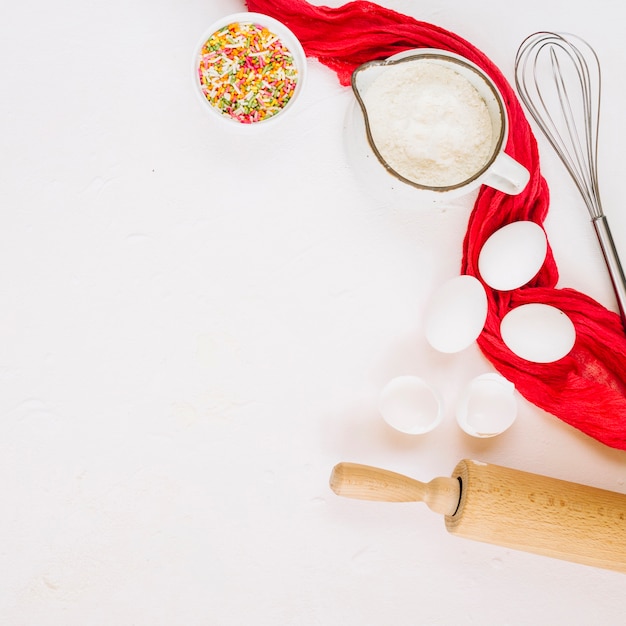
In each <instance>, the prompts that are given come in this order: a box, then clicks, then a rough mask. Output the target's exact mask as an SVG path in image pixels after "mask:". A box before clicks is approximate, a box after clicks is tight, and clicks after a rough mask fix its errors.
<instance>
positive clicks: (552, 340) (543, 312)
mask: <svg viewBox="0 0 626 626" xmlns="http://www.w3.org/2000/svg"><path fill="white" fill-rule="evenodd" d="M500 334H501V335H502V341H504V343H505V344H506V346H507V347H508V348H509V350H511V352H514V353H515V354H516V355H517V356H519V357H521V358H522V359H526V360H527V361H532V362H534V363H552V362H553V361H558V360H559V359H561V358H563V357H564V356H566V355H567V354H568V353H569V351H570V350H571V349H572V348H573V347H574V343H575V341H576V329H575V328H574V324H573V323H572V320H570V318H569V317H568V316H567V315H566V314H565V313H563V311H561V310H560V309H557V308H556V307H553V306H550V305H549V304H540V303H538V302H537V303H531V304H523V305H521V306H518V307H516V308H514V309H513V310H512V311H509V312H508V313H507V314H506V315H505V316H504V318H503V319H502V322H501V323H500Z"/></svg>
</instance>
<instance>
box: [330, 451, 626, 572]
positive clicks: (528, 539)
mask: <svg viewBox="0 0 626 626" xmlns="http://www.w3.org/2000/svg"><path fill="white" fill-rule="evenodd" d="M330 486H331V489H332V490H333V491H334V492H335V493H336V494H338V495H340V496H345V497H347V498H357V499H360V500H378V501H385V502H416V501H421V502H425V503H426V504H427V505H428V506H429V507H430V508H431V509H432V510H433V511H435V512H436V513H442V514H443V515H445V522H446V529H447V530H448V532H450V533H452V534H453V535H459V536H461V537H466V538H467V539H474V540H476V541H483V542H486V543H491V544H496V545H499V546H504V547H507V548H513V549H515V550H524V551H526V552H533V553H535V554H541V555H544V556H550V557H554V558H557V559H564V560H567V561H573V562H576V563H582V564H584V565H592V566H595V567H602V568H605V569H611V570H616V571H619V572H624V573H626V495H624V494H621V493H616V492H612V491H606V490H604V489H597V488H595V487H588V486H585V485H578V484H575V483H570V482H567V481H564V480H558V479H556V478H548V477H547V476H539V475H537V474H529V473H528V472H522V471H519V470H514V469H509V468H506V467H500V466H498V465H489V464H487V463H482V462H479V461H468V460H463V461H461V462H460V463H459V464H458V465H457V466H456V468H455V469H454V472H453V474H452V477H450V478H435V479H434V480H432V481H430V482H429V483H422V482H419V481H417V480H414V479H412V478H409V477H407V476H403V475H402V474H396V473H395V472H390V471H387V470H383V469H378V468H375V467H369V466H367V465H358V464H355V463H339V464H338V465H336V466H335V468H334V469H333V472H332V475H331V477H330Z"/></svg>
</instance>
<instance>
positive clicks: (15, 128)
mask: <svg viewBox="0 0 626 626" xmlns="http://www.w3.org/2000/svg"><path fill="white" fill-rule="evenodd" d="M327 4H330V5H332V6H338V5H339V4H340V2H329V3H327ZM381 4H383V5H385V6H388V7H390V8H394V9H396V10H398V11H402V12H404V13H406V14H409V15H413V16H415V17H416V18H418V19H421V20H424V21H427V22H431V23H434V24H437V25H439V26H442V27H444V28H446V29H448V30H451V31H454V32H456V33H458V34H459V35H461V36H463V37H464V38H466V39H468V40H469V41H471V42H472V43H474V44H475V45H476V46H477V47H478V48H480V49H482V50H483V51H484V52H485V53H486V54H488V55H489V56H490V58H491V59H492V60H493V61H494V62H495V63H497V64H498V66H499V67H500V68H501V69H502V71H503V72H504V74H505V75H506V76H507V77H508V78H509V79H510V80H511V81H512V79H513V73H512V72H513V59H514V56H515V51H516V50H517V47H518V45H519V43H520V42H521V41H522V39H523V38H524V37H525V36H526V35H528V34H530V33H531V32H534V31H536V30H545V29H549V30H561V31H570V32H574V33H576V34H578V35H581V36H583V37H584V38H585V39H587V40H588V41H589V42H590V43H591V44H592V45H593V46H594V48H595V49H596V51H597V52H598V54H599V56H600V59H601V63H602V68H603V78H604V87H603V89H604V91H603V109H602V127H601V157H600V159H601V160H600V172H601V174H600V177H601V188H602V194H603V200H604V208H605V211H606V213H607V215H608V216H609V219H610V221H611V225H612V228H613V233H614V237H615V240H616V245H617V247H618V249H619V250H621V251H623V254H624V255H626V212H625V211H624V207H623V204H624V202H623V179H624V173H623V167H622V150H623V143H624V138H626V118H625V117H624V116H623V102H624V98H625V97H626V83H625V82H624V77H623V68H624V66H625V65H626V49H625V48H624V46H623V45H621V43H620V42H621V41H622V40H623V37H622V31H623V20H622V19H621V17H622V16H623V11H621V9H619V10H618V9H617V8H615V7H616V4H615V3H614V2H609V1H608V0H598V1H597V2H595V3H594V4H593V5H590V4H589V3H586V2H574V3H549V2H545V1H540V0H529V1H528V2H526V3H524V4H523V5H519V6H517V7H516V6H513V5H511V6H504V5H503V4H502V3H501V2H496V1H495V0H483V1H481V2H461V1H459V0H442V1H440V2H437V3H434V4H432V5H428V4H426V3H415V2H410V1H408V0H404V1H401V2H392V1H391V0H387V1H384V2H382V3H381ZM241 10H244V5H243V2H240V1H235V0H218V1H213V2H209V1H204V2H200V1H199V0H194V1H191V2H187V3H176V2H169V3H166V2H160V1H158V0H157V2H150V3H148V2H146V1H145V0H141V1H139V2H132V3H128V2H123V1H121V0H111V1H110V2H107V3H96V4H93V3H84V2H79V1H78V0H67V1H66V2H64V3H62V4H60V5H59V4H58V3H57V4H54V3H49V2H42V1H41V0H30V1H26V2H19V3H12V4H11V6H10V7H7V8H5V10H4V18H3V19H2V20H0V56H1V58H2V59H3V67H2V72H1V74H0V76H1V77H2V90H3V98H2V102H1V103H0V113H1V115H0V137H1V138H2V149H1V151H0V159H1V167H0V190H1V194H2V202H3V207H2V228H1V229H0V241H1V244H0V267H1V268H2V270H1V271H0V293H1V294H2V303H3V305H2V307H0V346H1V349H0V381H1V388H2V392H1V393H0V467H1V468H2V469H1V471H0V493H1V494H2V500H3V514H2V516H0V589H1V590H2V591H1V592H0V622H1V623H2V624H7V625H10V626H32V625H33V624H36V625H37V626H60V625H62V626H79V625H80V626H85V625H88V626H110V625H112V624H119V625H124V626H126V625H131V624H133V625H135V626H140V625H141V626H144V625H145V626H157V625H158V626H161V625H163V626H174V625H181V626H182V625H183V624H184V625H185V626H207V625H211V626H213V625H215V626H231V625H232V626H239V625H241V624H249V625H254V626H276V625H283V624H284V625H292V624H294V625H295V624H297V625H302V626H313V625H318V624H319V625H324V626H329V625H332V626H334V625H343V624H358V625H359V626H387V625H389V624H394V625H395V626H405V625H406V626H409V625H411V626H412V625H415V624H420V625H425V624H445V625H456V624H481V625H494V626H496V625H498V626H499V625H501V624H515V625H519V624H556V623H561V624H562V623H569V624H580V625H586V624H591V623H594V624H618V623H622V622H623V619H624V618H623V615H624V611H625V609H626V595H625V594H624V582H625V580H626V579H625V578H624V576H623V575H621V574H617V573H612V572H608V571H603V570H598V569H594V568H589V567H585V566H581V565H574V564H570V563H566V562H560V561H555V560H551V559H547V558H544V557H539V556H534V555H530V554H525V553H519V552H515V551H511V550H506V549H503V548H498V547H495V546H489V545H483V544H478V543H473V542H470V541H465V540H462V539H459V538H456V537H453V536H451V535H449V534H448V533H446V531H445V528H444V524H443V520H442V519H441V518H440V517H439V516H438V515H436V514H434V513H432V512H430V511H429V510H428V509H427V508H426V507H425V506H424V505H422V504H407V505H391V504H382V503H363V502H357V501H351V500H345V499H341V498H338V497H337V496H335V495H334V494H333V493H332V492H331V491H330V490H329V487H328V477H329V474H330V471H331V468H332V467H333V465H334V464H335V463H337V462H339V461H356V462H361V463H367V464H372V465H378V466H381V467H386V468H389V469H392V470H395V471H398V472H403V473H406V474H409V475H411V476H414V477H416V478H418V479H421V480H430V478H432V477H434V476H437V475H449V474H450V472H451V471H452V469H453V467H454V466H455V464H456V463H457V461H458V460H460V459H461V458H468V457H469V458H477V459H481V460H484V461H487V462H493V463H498V464H502V465H507V466H510V467H516V468H519V469H524V470H527V471H531V472H536V473H541V474H546V475H551V476H556V477H558V478H563V479H566V480H571V481H577V482H582V483H586V484H590V485H595V486H598V487H603V488H606V489H611V490H614V491H620V492H626V484H625V480H626V456H625V454H624V453H623V452H620V451H616V450H612V449H609V448H607V447H606V446H603V445H601V444H600V443H597V442H595V441H593V440H591V439H589V438H588V437H586V436H584V435H582V434H580V433H579V432H577V431H575V430H573V429H572V428H570V427H569V426H567V425H565V424H564V423H562V422H560V421H559V420H557V419H556V418H554V417H552V416H550V415H548V414H545V413H543V412H542V411H541V410H539V409H538V408H536V407H534V406H532V405H530V404H529V403H527V402H526V401H525V400H523V399H522V398H521V397H520V398H519V415H518V418H517V421H516V422H515V424H514V425H513V427H512V428H511V429H510V430H509V431H507V432H506V433H505V434H503V435H501V436H499V437H496V438H493V439H489V440H477V439H472V438H470V437H469V436H467V435H465V434H464V433H463V432H462V431H461V430H460V429H459V428H458V426H457V425H456V423H455V421H454V417H453V406H454V402H455V399H456V398H457V397H458V395H459V393H460V392H461V390H462V389H463V387H464V385H465V384H466V383H467V381H468V380H469V379H470V378H472V377H473V376H475V375H477V374H480V373H483V372H489V371H493V368H492V367H491V365H490V363H489V362H488V361H487V360H486V359H485V357H484V356H482V355H481V354H480V352H479V351H478V349H477V348H476V347H475V346H472V347H470V348H468V349H467V350H466V351H464V352H462V353H460V354H456V355H439V354H436V353H435V352H434V351H433V350H432V349H429V348H428V346H427V344H426V342H425V341H424V338H423V334H422V327H421V319H422V316H423V311H424V306H425V303H426V302H427V301H428V298H429V296H430V294H431V293H432V292H433V290H434V289H435V288H436V287H437V286H438V285H439V284H441V282H442V281H443V280H445V279H446V278H449V277H451V276H454V275H456V274H457V273H458V271H459V263H460V258H461V242H462V239H463V236H464V234H465V226H466V220H467V217H468V215H469V211H470V209H471V205H472V198H470V197H467V198H464V199H462V200H460V201H457V202H455V203H454V204H452V205H450V206H445V207H438V208H436V209H433V210H430V211H415V210H410V209H405V208H402V207H397V206H393V202H392V201H391V200H390V201H389V202H384V201H383V202H381V201H380V200H379V199H377V198H375V197H374V196H373V195H371V194H370V193H368V192H367V191H366V190H365V189H364V188H363V187H362V186H361V184H360V183H359V181H358V180H357V178H356V177H355V176H354V172H353V170H352V168H351V164H350V162H349V160H348V158H347V155H346V150H345V146H344V133H343V126H344V118H345V115H346V111H347V109H348V107H349V106H350V105H351V103H352V102H353V96H352V93H351V91H350V90H349V89H348V88H345V87H342V86H340V85H339V83H338V81H337V78H336V76H335V74H334V73H333V72H331V71H330V70H328V69H327V68H325V67H324V66H322V65H321V64H319V63H318V62H317V61H314V60H310V61H309V72H308V81H307V85H306V89H305V92H304V94H303V97H302V101H301V102H299V103H298V105H299V106H298V108H297V110H296V111H293V115H291V116H290V117H289V118H288V119H286V120H285V122H284V124H282V125H280V126H278V127H277V128H276V129H275V130H273V131H272V132H271V133H270V134H269V135H268V134H258V135H257V136H255V137H252V138H251V137H244V136H230V135H229V134H227V133H225V132H222V131H220V130H219V129H216V128H215V127H214V126H213V125H212V124H211V123H210V122H209V120H208V119H207V116H206V114H205V112H204V111H203V110H202V109H201V107H200V106H199V103H198V102H197V101H196V98H195V95H194V93H193V90H192V82H191V55H192V52H193V49H194V47H195V45H196V43H197V40H198V38H199V37H200V36H201V34H202V33H203V32H204V30H205V28H207V27H208V25H209V24H210V23H211V22H213V21H214V20H215V19H217V18H218V17H220V16H222V15H224V14H227V13H232V12H237V11H241ZM539 139H540V150H541V151H542V159H543V163H544V167H543V171H544V175H545V176H546V178H547V179H548V182H549V184H550V187H551V194H552V203H551V210H550V214H549V217H548V219H547V221H546V223H545V226H546V230H547V232H548V237H549V240H550V243H551V245H552V247H553V249H554V253H555V257H556V260H557V263H558V265H559V269H560V274H561V280H560V283H559V285H560V286H570V287H575V288H577V289H579V290H581V291H583V292H585V293H587V294H589V295H591V296H593V297H594V298H596V299H598V300H600V301H601V302H602V303H603V304H605V305H606V306H609V307H611V308H614V307H615V304H614V300H613V295H612V292H611V290H610V286H609V282H608V278H607V275H606V271H605V268H604V265H603V262H602V259H601V255H600V252H599V249H598V245H597V241H596V239H595V234H594V232H593V229H592V227H591V226H590V224H589V220H588V215H587V212H586V209H585V208H584V206H583V204H582V202H581V200H580V198H579V196H578V195H577V192H576V191H575V189H574V187H573V185H572V183H571V182H570V181H569V179H568V177H567V174H566V173H565V170H564V169H563V168H562V166H561V164H560V163H559V162H558V161H557V160H556V158H555V157H554V156H553V154H552V153H551V152H550V150H549V148H548V146H547V143H546V142H545V140H543V138H539ZM407 373H408V374H417V375H420V376H424V377H426V378H428V379H429V380H431V382H433V383H434V384H435V385H436V386H437V387H438V388H439V390H440V391H441V393H442V394H443V396H444V402H445V406H446V409H445V410H446V415H445V418H444V421H443V424H442V425H441V426H440V427H439V428H438V429H436V430H435V431H433V432H432V433H430V434H428V435H425V436H422V437H410V436H407V435H401V434H399V433H396V432H395V431H392V430H391V429H390V428H389V427H388V426H387V425H386V424H385V423H384V422H383V420H382V419H381V417H380V415H379V413H378V409H377V401H378V397H379V394H380V391H381V389H382V387H383V386H384V385H385V383H386V382H387V381H388V380H390V379H391V378H393V377H395V376H397V375H400V374H407Z"/></svg>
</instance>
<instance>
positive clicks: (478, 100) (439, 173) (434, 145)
mask: <svg viewBox="0 0 626 626" xmlns="http://www.w3.org/2000/svg"><path fill="white" fill-rule="evenodd" d="M362 98H363V101H364V103H365V108H366V109H367V115H368V119H369V125H370V130H371V133H372V138H373V140H374V143H375V144H376V147H377V148H378V151H379V152H380V154H381V155H382V157H383V158H384V159H385V160H386V161H387V163H389V165H390V166H391V167H392V168H393V169H394V170H396V171H397V172H398V173H399V174H401V175H402V176H404V177H405V178H407V179H409V180H411V181H413V182H416V183H418V184H421V185H426V186H429V187H445V186H448V185H455V184H458V183H461V182H463V181H464V180H467V179H468V178H470V177H471V176H472V175H473V174H475V173H476V172H477V171H478V170H480V168H481V167H482V166H483V165H484V164H485V163H486V162H487V160H488V158H489V156H490V154H491V145H492V127H491V119H490V116H489V111H488V110H487V105H486V104H485V101H484V100H483V99H482V97H481V96H480V94H479V93H478V91H477V90H476V89H475V88H474V87H473V86H472V85H471V84H470V83H469V82H468V81H467V80H466V79H465V78H463V77H462V76H461V75H460V74H458V73H457V72H455V71H454V70H451V69H449V68H447V67H444V66H442V65H439V64H437V63H435V62H432V61H429V60H427V59H423V60H420V61H415V62H411V63H399V64H397V65H390V66H388V67H386V68H385V70H384V71H383V72H381V74H380V76H378V77H377V78H376V79H375V80H374V81H373V83H372V84H371V86H370V87H369V88H368V89H367V91H366V92H365V93H364V94H362Z"/></svg>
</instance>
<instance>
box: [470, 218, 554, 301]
mask: <svg viewBox="0 0 626 626" xmlns="http://www.w3.org/2000/svg"><path fill="white" fill-rule="evenodd" d="M547 251H548V240H547V239H546V234H545V232H544V230H543V228H541V226H539V224H535V222H529V221H521V222H512V223H511V224H507V225H506V226H503V227H502V228H500V229H499V230H497V231H496V232H495V233H493V234H492V235H491V236H490V237H489V239H487V241H485V243H484V244H483V247H482V248H481V250H480V254H479V256H478V271H479V272H480V275H481V277H482V279H483V280H484V281H485V282H486V283H487V284H488V285H489V286H490V287H491V288H492V289H498V290H499V291H510V290H511V289H517V288H518V287H521V286H522V285H525V284H526V283H527V282H528V281H530V280H532V279H533V278H534V277H535V276H536V275H537V272H539V270H540V269H541V266H542V265H543V263H544V261H545V259H546V253H547Z"/></svg>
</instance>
